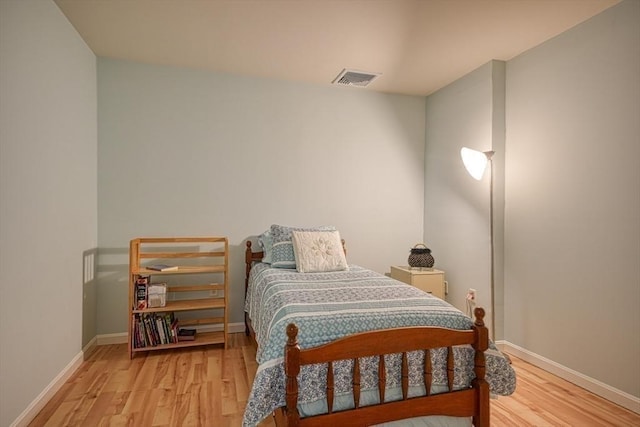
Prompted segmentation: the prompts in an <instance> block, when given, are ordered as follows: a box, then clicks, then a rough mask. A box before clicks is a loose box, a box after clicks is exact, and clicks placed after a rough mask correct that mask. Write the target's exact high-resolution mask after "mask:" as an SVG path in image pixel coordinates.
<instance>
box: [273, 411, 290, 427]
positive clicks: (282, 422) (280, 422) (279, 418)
mask: <svg viewBox="0 0 640 427" xmlns="http://www.w3.org/2000/svg"><path fill="white" fill-rule="evenodd" d="M273 421H274V422H275V423H276V427H285V426H286V425H287V418H286V417H285V416H284V411H283V410H282V408H278V409H276V410H275V411H273Z"/></svg>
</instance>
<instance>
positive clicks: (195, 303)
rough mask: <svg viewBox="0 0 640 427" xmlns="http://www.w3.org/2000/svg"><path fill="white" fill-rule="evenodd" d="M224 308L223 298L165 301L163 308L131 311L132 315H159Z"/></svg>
mask: <svg viewBox="0 0 640 427" xmlns="http://www.w3.org/2000/svg"><path fill="white" fill-rule="evenodd" d="M221 308H224V298H200V299H186V300H179V301H167V305H165V306H164V307H154V308H147V309H145V310H132V313H160V312H165V311H186V310H207V309H221Z"/></svg>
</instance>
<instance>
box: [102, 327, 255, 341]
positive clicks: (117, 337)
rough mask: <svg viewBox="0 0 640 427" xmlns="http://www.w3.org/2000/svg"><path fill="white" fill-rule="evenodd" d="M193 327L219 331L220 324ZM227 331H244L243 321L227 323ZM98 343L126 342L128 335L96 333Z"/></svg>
mask: <svg viewBox="0 0 640 427" xmlns="http://www.w3.org/2000/svg"><path fill="white" fill-rule="evenodd" d="M195 329H197V330H199V331H202V332H213V331H221V330H222V326H218V325H216V326H196V327H195ZM228 329H229V333H230V334H236V333H239V332H244V323H242V322H239V323H229V325H228ZM96 339H97V343H98V345H109V344H126V343H127V339H128V335H127V333H126V332H118V333H116V334H103V335H98V336H97V337H96Z"/></svg>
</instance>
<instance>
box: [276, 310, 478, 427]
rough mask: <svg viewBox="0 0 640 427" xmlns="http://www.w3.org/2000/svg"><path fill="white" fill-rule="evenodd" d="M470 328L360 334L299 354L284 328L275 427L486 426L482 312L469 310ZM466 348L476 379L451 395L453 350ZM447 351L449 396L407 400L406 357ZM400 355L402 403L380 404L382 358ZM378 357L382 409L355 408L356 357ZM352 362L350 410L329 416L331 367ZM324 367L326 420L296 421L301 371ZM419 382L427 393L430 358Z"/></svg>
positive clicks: (293, 333) (292, 328) (292, 332)
mask: <svg viewBox="0 0 640 427" xmlns="http://www.w3.org/2000/svg"><path fill="white" fill-rule="evenodd" d="M474 314H475V317H476V319H475V324H474V326H473V329H472V330H467V331H460V330H453V329H445V328H435V327H409V328H398V329H387V330H381V331H371V332H364V333H360V334H356V335H352V336H349V337H345V338H342V339H339V340H336V341H334V342H331V343H329V344H326V345H323V346H320V347H315V348H310V349H305V350H301V349H300V347H299V346H298V342H297V334H298V328H297V327H296V325H294V324H290V325H289V326H288V328H287V335H288V342H287V344H286V348H285V374H286V381H287V395H286V406H285V407H284V408H280V409H279V410H278V412H277V413H276V414H275V415H276V417H275V419H276V424H277V425H278V426H290V427H292V426H301V427H311V426H318V427H321V426H341V427H342V426H346V427H349V426H354V427H355V426H363V427H364V426H370V425H373V424H379V423H383V422H388V421H394V420H399V419H405V418H413V417H418V416H426V415H450V416H455V417H473V424H474V425H475V426H476V427H488V426H489V385H488V383H487V381H486V380H485V355H484V351H485V350H486V349H487V348H488V345H489V338H488V337H489V335H488V330H487V328H486V327H485V326H484V315H485V313H484V310H483V309H482V308H476V309H475V313H474ZM464 344H470V345H471V346H473V348H474V349H475V367H474V370H475V375H476V378H475V379H474V380H473V383H472V385H471V387H470V388H468V389H464V390H457V391H454V390H453V374H454V360H453V346H457V345H464ZM444 347H446V348H447V378H448V383H449V384H448V386H449V392H446V393H439V394H433V395H429V394H427V395H426V396H420V397H412V398H408V382H409V381H408V363H407V352H410V351H414V350H424V351H425V352H427V355H428V354H429V351H430V350H433V349H436V348H444ZM396 353H398V354H400V353H401V354H402V396H403V397H402V400H398V401H394V402H384V397H385V396H384V394H385V388H386V387H385V385H386V378H385V367H384V357H383V356H384V355H385V354H396ZM370 356H378V357H379V367H380V368H379V381H378V393H379V401H380V402H383V403H379V404H375V405H368V406H363V407H361V406H360V368H359V362H358V359H359V358H361V357H370ZM345 359H353V360H354V368H353V388H352V389H353V401H354V403H355V408H354V409H350V410H344V411H339V412H334V411H333V409H332V406H333V384H334V379H333V367H332V363H333V362H335V361H338V360H345ZM315 363H328V364H329V366H328V367H329V369H328V370H327V390H326V392H327V407H328V408H329V410H328V413H327V414H323V415H316V416H311V417H305V418H301V417H300V414H299V413H298V409H297V403H298V379H297V376H298V374H299V372H300V368H301V366H303V365H310V364H315ZM423 369H424V371H423V378H424V384H425V389H426V390H427V393H429V390H430V389H431V381H432V371H431V358H430V357H425V365H424V368H423Z"/></svg>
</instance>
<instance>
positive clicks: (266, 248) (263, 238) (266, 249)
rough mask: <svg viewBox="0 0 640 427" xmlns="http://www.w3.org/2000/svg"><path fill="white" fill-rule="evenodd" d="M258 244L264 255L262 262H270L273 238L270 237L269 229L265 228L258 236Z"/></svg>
mask: <svg viewBox="0 0 640 427" xmlns="http://www.w3.org/2000/svg"><path fill="white" fill-rule="evenodd" d="M258 244H259V245H260V247H261V248H262V252H263V253H264V256H263V257H262V262H264V263H265V264H271V252H272V251H273V240H272V239H271V230H267V231H265V232H264V233H262V234H261V235H259V236H258Z"/></svg>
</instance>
